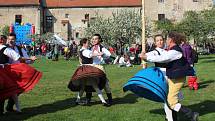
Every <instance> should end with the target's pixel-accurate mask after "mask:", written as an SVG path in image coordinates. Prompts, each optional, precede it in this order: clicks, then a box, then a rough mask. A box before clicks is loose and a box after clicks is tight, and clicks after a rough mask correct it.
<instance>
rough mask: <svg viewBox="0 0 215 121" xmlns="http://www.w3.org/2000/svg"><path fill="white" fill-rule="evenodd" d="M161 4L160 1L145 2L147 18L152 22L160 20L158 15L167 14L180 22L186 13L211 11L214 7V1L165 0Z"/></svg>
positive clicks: (146, 0) (147, 0) (149, 0)
mask: <svg viewBox="0 0 215 121" xmlns="http://www.w3.org/2000/svg"><path fill="white" fill-rule="evenodd" d="M163 1H164V2H163V3H159V2H158V0H153V1H151V0H145V7H146V8H145V11H146V17H147V18H149V19H150V20H158V14H165V17H166V18H168V19H170V20H173V21H180V20H181V19H182V18H183V14H184V12H186V11H189V10H194V11H201V10H204V9H210V8H212V6H213V1H212V0H197V1H198V2H193V0H163Z"/></svg>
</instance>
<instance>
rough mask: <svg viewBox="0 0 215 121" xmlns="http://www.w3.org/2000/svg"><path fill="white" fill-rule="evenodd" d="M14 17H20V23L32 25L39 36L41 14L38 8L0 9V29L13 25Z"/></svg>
mask: <svg viewBox="0 0 215 121" xmlns="http://www.w3.org/2000/svg"><path fill="white" fill-rule="evenodd" d="M15 15H22V23H30V24H34V25H35V30H36V33H38V34H40V28H41V25H40V23H41V21H40V18H41V14H40V10H38V7H30V6H29V7H0V27H3V26H5V25H8V26H10V25H11V24H13V23H15Z"/></svg>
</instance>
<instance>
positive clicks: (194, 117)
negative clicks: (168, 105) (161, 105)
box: [179, 106, 199, 121]
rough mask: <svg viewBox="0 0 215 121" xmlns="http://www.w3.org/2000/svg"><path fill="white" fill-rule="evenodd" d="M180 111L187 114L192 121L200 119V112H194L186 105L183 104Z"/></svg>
mask: <svg viewBox="0 0 215 121" xmlns="http://www.w3.org/2000/svg"><path fill="white" fill-rule="evenodd" d="M179 112H182V113H184V114H185V116H186V117H187V118H189V119H190V120H191V121H198V117H199V113H197V112H193V111H192V110H191V109H189V108H186V107H184V106H181V109H180V110H179Z"/></svg>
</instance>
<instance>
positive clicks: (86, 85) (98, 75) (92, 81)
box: [68, 38, 108, 106]
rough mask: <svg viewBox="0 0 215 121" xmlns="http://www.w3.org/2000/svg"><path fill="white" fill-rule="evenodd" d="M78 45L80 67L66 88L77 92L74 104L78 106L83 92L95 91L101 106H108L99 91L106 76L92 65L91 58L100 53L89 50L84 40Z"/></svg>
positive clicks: (87, 42)
mask: <svg viewBox="0 0 215 121" xmlns="http://www.w3.org/2000/svg"><path fill="white" fill-rule="evenodd" d="M80 45H81V46H82V47H81V49H80V60H81V66H80V67H78V68H77V69H76V71H75V73H74V74H73V76H72V79H71V81H70V83H69V85H68V88H69V89H70V90H71V91H79V92H78V96H77V100H76V104H79V102H80V99H81V96H82V95H83V93H84V91H86V92H87V93H92V91H94V90H95V91H96V92H97V93H98V97H99V98H100V100H101V101H102V103H103V105H104V106H108V104H107V103H106V101H105V100H104V98H103V96H102V91H101V90H102V89H103V88H104V86H105V84H106V74H105V73H104V72H103V70H101V69H100V68H97V67H95V66H94V65H93V57H95V56H100V55H102V53H93V52H92V51H91V50H89V49H88V45H89V41H88V40H87V39H86V38H83V39H82V40H81V41H80ZM87 101H89V100H87ZM87 104H89V102H87Z"/></svg>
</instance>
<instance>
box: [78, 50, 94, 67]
mask: <svg viewBox="0 0 215 121" xmlns="http://www.w3.org/2000/svg"><path fill="white" fill-rule="evenodd" d="M83 51H84V50H81V51H80V58H81V63H82V64H93V58H87V57H85V56H83V53H82V52H83Z"/></svg>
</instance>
